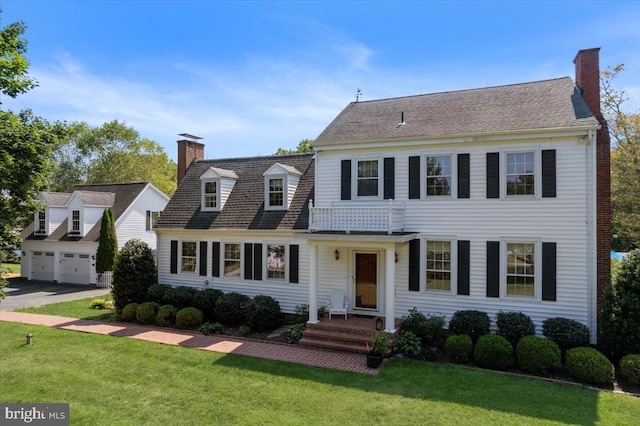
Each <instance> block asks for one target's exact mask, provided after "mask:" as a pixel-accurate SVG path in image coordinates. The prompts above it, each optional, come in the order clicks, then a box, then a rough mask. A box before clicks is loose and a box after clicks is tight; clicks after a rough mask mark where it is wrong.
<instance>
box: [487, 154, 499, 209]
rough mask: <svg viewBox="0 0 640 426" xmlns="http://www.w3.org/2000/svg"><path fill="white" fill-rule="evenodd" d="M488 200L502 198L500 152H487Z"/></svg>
mask: <svg viewBox="0 0 640 426" xmlns="http://www.w3.org/2000/svg"><path fill="white" fill-rule="evenodd" d="M487 198H500V153H499V152H487Z"/></svg>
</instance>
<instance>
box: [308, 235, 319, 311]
mask: <svg viewBox="0 0 640 426" xmlns="http://www.w3.org/2000/svg"><path fill="white" fill-rule="evenodd" d="M308 322H309V324H317V323H318V246H317V245H316V244H311V245H310V246H309V321H308Z"/></svg>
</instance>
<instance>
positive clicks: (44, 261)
mask: <svg viewBox="0 0 640 426" xmlns="http://www.w3.org/2000/svg"><path fill="white" fill-rule="evenodd" d="M31 279H32V280H42V281H53V253H52V252H44V251H34V252H33V253H31Z"/></svg>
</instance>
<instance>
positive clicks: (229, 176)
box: [200, 167, 238, 212]
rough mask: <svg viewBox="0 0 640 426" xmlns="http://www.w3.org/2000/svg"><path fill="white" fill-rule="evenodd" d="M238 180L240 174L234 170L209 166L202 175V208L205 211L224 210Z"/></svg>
mask: <svg viewBox="0 0 640 426" xmlns="http://www.w3.org/2000/svg"><path fill="white" fill-rule="evenodd" d="M237 180H238V175H237V174H236V173H235V172H234V171H233V170H225V169H219V168H217V167H209V169H207V171H206V172H204V173H203V174H202V175H201V176H200V188H201V189H200V193H201V202H200V207H201V210H202V211H203V212H219V211H220V210H222V208H223V207H224V205H225V203H226V202H227V199H228V198H229V194H231V191H232V190H233V187H234V186H235V184H236V181H237Z"/></svg>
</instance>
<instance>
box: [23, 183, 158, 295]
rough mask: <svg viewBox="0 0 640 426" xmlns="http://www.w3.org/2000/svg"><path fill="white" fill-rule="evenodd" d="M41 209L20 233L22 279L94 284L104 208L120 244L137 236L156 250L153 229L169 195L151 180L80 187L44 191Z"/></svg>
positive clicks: (40, 198) (41, 195)
mask: <svg viewBox="0 0 640 426" xmlns="http://www.w3.org/2000/svg"><path fill="white" fill-rule="evenodd" d="M38 200H40V201H41V202H42V204H43V208H42V209H41V210H39V211H37V212H35V214H34V221H33V223H31V224H30V225H29V226H28V227H27V228H25V230H24V231H23V232H22V237H23V241H22V254H23V256H22V266H21V268H22V271H21V275H22V276H23V277H26V278H27V279H30V280H44V281H57V282H63V283H79V284H94V283H96V281H97V278H98V277H97V274H96V268H95V256H96V251H97V250H98V242H99V239H100V225H101V223H102V214H103V213H104V211H105V209H108V208H111V209H112V211H113V215H114V219H115V227H116V236H117V238H118V246H119V248H122V246H123V245H124V244H125V243H126V242H127V241H129V240H130V239H132V238H138V239H140V240H142V241H144V242H145V243H147V244H148V245H149V247H150V248H151V249H152V250H155V249H156V234H155V232H154V230H153V228H154V226H155V223H156V221H157V220H158V217H159V214H160V212H161V211H162V210H163V209H164V208H165V206H166V205H167V202H168V201H169V197H168V196H167V195H165V194H164V193H163V192H162V191H160V190H159V189H158V188H156V187H155V186H154V185H152V184H150V183H147V182H138V183H119V184H97V185H76V186H73V187H72V188H70V189H69V192H41V193H40V194H38Z"/></svg>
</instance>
